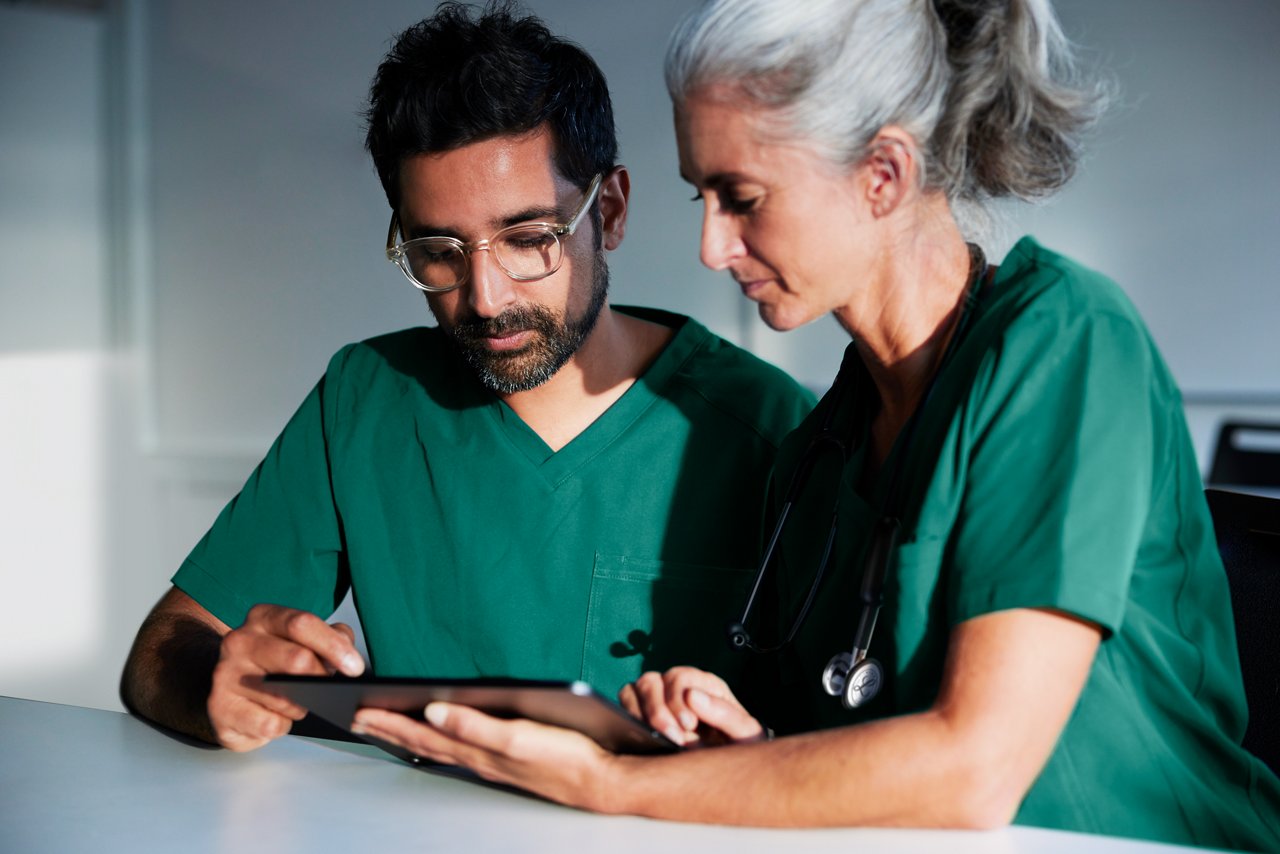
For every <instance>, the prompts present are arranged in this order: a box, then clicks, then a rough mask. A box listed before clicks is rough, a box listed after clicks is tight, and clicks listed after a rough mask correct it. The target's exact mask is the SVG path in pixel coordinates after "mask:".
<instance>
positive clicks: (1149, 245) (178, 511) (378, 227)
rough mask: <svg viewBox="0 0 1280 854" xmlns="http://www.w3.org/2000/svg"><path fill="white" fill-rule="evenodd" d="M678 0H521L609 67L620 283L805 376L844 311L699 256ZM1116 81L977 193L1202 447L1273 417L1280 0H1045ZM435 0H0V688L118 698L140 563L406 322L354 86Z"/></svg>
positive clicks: (1279, 413)
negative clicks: (774, 315)
mask: <svg viewBox="0 0 1280 854" xmlns="http://www.w3.org/2000/svg"><path fill="white" fill-rule="evenodd" d="M690 5H691V4H690V2H688V0H644V2H624V0H616V2H615V0H607V1H606V0H528V2H527V3H526V6H527V7H528V8H529V9H531V10H532V11H534V12H535V13H537V14H539V15H541V16H542V17H544V18H545V19H546V21H547V22H548V23H549V24H550V25H551V27H552V29H553V30H555V31H556V32H558V33H560V34H563V35H566V36H568V37H569V38H572V39H574V40H576V41H577V42H579V43H580V44H582V45H583V46H584V47H585V48H586V49H587V50H588V51H589V52H590V53H591V54H592V55H593V56H594V57H595V58H596V60H597V61H598V62H599V63H600V65H601V67H602V68H603V69H604V71H605V73H606V75H607V76H608V78H609V81H610V84H611V88H612V91H613V96H614V102H615V108H616V111H617V120H618V130H619V135H620V140H621V145H622V160H623V162H624V163H626V164H627V165H628V166H629V167H630V169H631V175H632V187H633V198H632V206H631V215H630V222H629V226H628V232H627V240H626V242H625V244H624V245H623V246H622V247H621V248H620V249H619V250H618V251H617V252H615V253H614V254H613V255H612V256H611V259H610V263H611V269H612V272H613V282H614V293H613V299H614V301H615V302H621V303H641V304H649V305H656V306H660V307H664V308H669V309H673V310H676V311H681V312H686V313H689V314H692V315H695V316H696V317H698V318H699V319H700V320H702V321H703V322H704V323H706V324H707V325H708V326H710V327H711V328H712V329H713V330H714V331H716V332H718V333H720V334H721V335H723V336H725V337H727V338H729V339H731V340H733V341H735V342H738V343H740V344H743V345H744V346H746V347H749V348H750V349H752V350H754V351H755V352H757V353H759V354H760V355H762V356H763V357H765V358H767V359H770V360H772V361H774V362H776V363H777V364H779V365H781V366H783V367H784V368H786V369H787V370H789V371H791V372H792V373H793V374H794V375H795V376H796V377H797V378H799V379H800V380H802V381H803V382H805V383H806V384H808V385H810V386H812V387H813V388H814V389H815V390H822V389H824V388H825V387H826V385H827V384H828V383H829V381H830V379H831V377H832V376H833V375H834V373H835V368H836V366H837V365H838V363H839V358H840V354H841V352H842V350H843V347H844V344H845V342H846V339H845V337H844V335H843V333H841V332H840V331H839V330H838V329H837V328H836V326H835V323H834V322H833V321H831V320H829V319H824V320H821V321H818V322H816V323H814V324H812V325H811V326H810V327H807V328H805V329H803V330H800V331H798V332H794V333H791V334H789V335H786V336H781V335H778V334H775V333H772V332H770V331H769V330H768V329H767V328H766V327H764V326H763V324H761V323H760V322H759V321H758V320H757V319H756V317H755V315H754V312H753V311H752V310H751V309H750V307H749V304H748V303H747V302H746V301H745V300H743V299H742V298H741V297H740V296H739V294H738V290H737V288H736V287H735V286H734V285H733V283H732V282H731V280H729V279H728V278H727V276H724V275H716V274H712V273H710V272H708V271H706V270H704V269H702V268H701V267H700V266H699V264H698V260H697V258H698V229H699V210H698V207H697V206H696V205H693V204H690V203H689V197H690V195H691V193H690V191H689V189H688V188H687V187H686V186H684V185H683V184H682V183H681V182H680V180H679V178H678V176H677V167H676V155H675V146H674V143H673V141H672V135H671V129H670V108H669V104H668V102H667V96H666V93H665V90H664V88H663V85H662V80H661V73H660V68H661V61H662V56H663V51H664V47H665V42H666V37H667V34H668V33H669V32H670V30H671V28H672V26H673V25H674V24H675V22H676V20H677V19H678V18H679V16H680V15H681V14H682V13H683V12H684V11H685V10H686V9H687V8H688V7H689V6H690ZM1056 5H1057V9H1058V13H1059V16H1060V17H1061V19H1062V22H1063V25H1064V28H1065V29H1066V31H1067V32H1068V34H1069V35H1070V36H1071V37H1072V38H1073V40H1074V41H1076V42H1077V43H1078V44H1079V45H1080V46H1081V47H1082V49H1083V51H1084V58H1085V62H1086V64H1087V65H1088V66H1089V67H1096V68H1101V69H1105V70H1106V72H1107V73H1108V74H1109V75H1110V76H1111V77H1113V78H1114V79H1115V80H1116V82H1117V83H1118V85H1119V89H1120V96H1121V97H1120V101H1119V103H1118V104H1117V105H1116V107H1115V108H1114V109H1113V110H1112V111H1111V113H1110V114H1109V115H1108V116H1107V118H1106V120H1105V122H1104V124H1103V125H1102V126H1101V128H1100V129H1099V131H1098V133H1097V135H1096V138H1095V139H1094V141H1093V144H1092V146H1091V153H1090V156H1089V158H1088V160H1087V161H1086V163H1085V165H1084V168H1083V170H1082V172H1081V174H1080V176H1079V177H1078V179H1077V181H1076V182H1075V184H1073V185H1072V186H1071V187H1070V188H1069V189H1068V191H1066V192H1065V193H1063V194H1062V195H1061V196H1059V197H1058V198H1057V199H1055V200H1054V201H1053V202H1051V203H1049V204H1047V205H1044V206H1041V207H1036V208H1026V207H1018V206H1011V207H1008V208H1005V209H1002V211H1001V212H1000V219H1001V222H1002V224H1001V225H999V226H998V227H997V228H996V230H994V231H993V233H992V234H990V235H988V236H987V237H986V238H985V240H984V243H985V245H986V247H987V249H988V254H989V255H991V256H992V257H994V258H999V257H1001V256H1002V254H1003V252H1004V251H1005V249H1007V247H1008V246H1010V245H1011V244H1012V243H1013V242H1014V240H1016V238H1017V237H1018V236H1020V235H1021V234H1023V233H1028V232H1029V233H1034V234H1035V235H1037V236H1038V237H1039V238H1040V239H1041V241H1042V242H1043V243H1045V244H1046V245H1048V246H1050V247H1052V248H1055V249H1057V250H1059V251H1062V252H1065V253H1067V254H1069V255H1072V256H1074V257H1075V258H1076V259H1078V260H1080V261H1082V262H1083V263H1085V264H1087V265H1089V266H1092V267H1094V268H1096V269H1099V270H1102V271H1104V272H1106V273H1107V274H1108V275H1110V276H1112V277H1113V278H1115V279H1116V280H1117V281H1118V282H1119V283H1120V285H1121V286H1122V287H1123V288H1124V289H1125V290H1126V291H1127V292H1128V293H1129V295H1130V296H1131V297H1132V299H1133V300H1134V302H1135V303H1136V304H1137V305H1138V307H1139V309H1140V310H1141V311H1142V313H1143V315H1144V317H1145V318H1146V320H1147V322H1148V324H1149V325H1150V327H1151V329H1152V332H1153V333H1154V335H1155V337H1156V339H1157V341H1158V342H1159V344H1160V346H1161V348H1162V349H1163V351H1164V354H1165V357H1166V358H1167V360H1168V362H1169V363H1170V365H1171V367H1172V369H1173V372H1174V374H1175V375H1176V377H1177V378H1178V381H1179V383H1180V385H1181V386H1182V389H1183V392H1184V396H1185V404H1186V413H1187V417H1188V420H1189V423H1190V424H1191V428H1192V434H1193V438H1194V441H1195V444H1196V449H1197V453H1198V454H1199V456H1200V460H1201V462H1202V465H1203V466H1205V467H1207V466H1208V460H1209V457H1210V454H1211V452H1212V449H1213V445H1214V441H1215V436H1216V433H1217V429H1218V426H1219V424H1220V423H1221V422H1222V421H1223V420H1224V419H1227V418H1232V417H1236V418H1239V417H1243V418H1247V419H1270V420H1272V421H1277V420H1280V323H1278V322H1277V321H1280V234H1277V226H1280V164H1278V163H1277V159H1276V156H1275V151H1274V146H1275V140H1277V139H1280V52H1278V51H1276V50H1275V45H1276V44H1277V42H1280V4H1277V3H1276V2H1274V0H1124V2H1120V3H1117V2H1114V0H1058V2H1057V4H1056ZM432 8H433V4H432V3H431V2H407V0H374V2H362V3H355V2H349V1H347V0H309V1H308V2H301V0H297V2H288V0H220V2H217V3H209V2H203V0H112V2H91V0H84V2H73V0H61V2H31V1H30V0H29V1H28V2H13V1H12V0H0V589H3V591H4V595H3V597H2V598H0V641H2V642H0V694H2V695H9V696H17V697H29V698H36V699H43V700H51V701H56V702H64V703H75V704H80V705H87V706H94V707H98V708H106V709H118V708H120V703H119V700H118V698H117V695H116V685H117V680H118V678H119V671H120V667H121V664H122V662H123V660H124V656H125V654H126V653H127V651H128V647H129V643H130V642H131V640H132V637H133V634H134V632H135V630H136V628H137V626H138V624H139V623H140V622H141V620H142V618H143V617H144V615H145V614H146V612H147V610H148V609H149V608H150V606H151V605H152V603H153V602H154V601H155V599H156V598H158V597H159V596H160V594H161V593H162V592H163V591H164V590H165V589H166V587H167V584H168V578H169V576H170V575H171V574H172V572H173V571H174V570H175V569H176V568H177V566H178V564H179V563H180V562H181V561H182V559H183V557H184V556H185V555H186V553H187V551H188V550H189V549H190V548H191V546H192V545H193V544H194V543H195V541H196V540H197V539H198V538H199V537H200V536H201V534H203V532H204V530H205V529H206V528H207V527H208V525H209V524H210V523H211V522H212V520H213V518H214V516H215V515H216V514H217V512H218V510H219V509H220V508H221V506H222V505H223V504H224V503H225V502H226V501H227V500H228V499H229V498H230V497H231V496H233V495H234V494H235V493H236V491H237V490H238V489H239V487H240V485H241V484H242V483H243V481H244V479H245V477H246V476H247V475H248V473H249V471H250V470H251V468H252V467H253V465H254V464H255V463H256V462H257V460H258V459H259V458H260V457H261V455H262V454H263V453H264V452H265V450H266V449H267V447H268V445H269V444H270V442H271V440H272V439H273V438H274V437H275V434H276V432H277V431H278V430H279V429H280V427H282V426H283V424H284V422H285V420H286V419H287V418H288V417H289V415H290V414H291V413H292V411H293V409H294V408H295V407H296V406H297V404H298V403H299V402H300V401H301V399H302V397H303V395H304V394H305V393H306V392H307V390H308V389H309V388H310V387H311V385H312V384H313V383H314V382H315V380H316V379H317V378H318V377H319V375H320V373H321V371H322V370H323V368H324V365H325V363H326V361H327V359H328V357H329V355H330V354H331V353H332V352H333V351H334V350H336V349H337V348H338V347H340V346H342V345H343V344H345V343H347V342H349V341H353V340H357V339H360V338H364V337H368V336H370V335H375V334H378V333H381V332H384V331H388V330H392V329H397V328H401V327H405V326H412V325H422V324H427V323H429V322H430V318H429V315H428V313H427V311H426V307H425V306H424V304H423V301H422V299H421V297H420V295H419V294H418V292H417V291H415V290H413V289H412V288H411V287H410V286H409V285H408V284H407V282H406V281H405V280H404V278H403V277H402V276H401V275H400V273H399V272H398V271H396V270H395V269H393V268H392V267H391V265H389V264H388V263H387V262H386V260H385V259H384V257H383V254H382V247H383V243H384V240H385V236H386V227H387V219H388V216H389V212H388V209H387V205H386V201H385V199H384V197H383V195H382V192H381V189H380V188H379V185H378V181H377V177H376V175H375V173H374V170H373V167H372V165H371V164H370V163H369V161H368V159H367V157H366V155H365V153H364V152H363V149H362V138H363V133H362V128H361V119H360V113H361V110H362V107H363V101H364V96H365V93H366V88H367V86H368V82H369V80H370V77H371V76H372V74H373V71H374V69H375V68H376V66H377V64H378V62H379V61H380V59H381V58H382V56H383V54H384V52H385V51H386V49H387V48H388V46H389V43H390V39H391V38H392V37H393V36H394V35H395V34H396V33H397V32H399V31H400V30H401V29H403V28H404V27H406V26H408V25H409V24H412V23H414V22H415V21H417V20H418V19H420V18H421V17H422V16H423V15H425V14H428V13H429V12H430V11H431V9H432Z"/></svg>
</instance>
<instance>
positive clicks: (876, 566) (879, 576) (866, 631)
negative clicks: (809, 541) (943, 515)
mask: <svg viewBox="0 0 1280 854" xmlns="http://www.w3.org/2000/svg"><path fill="white" fill-rule="evenodd" d="M969 270H970V272H969V281H968V282H967V284H966V286H965V295H964V300H963V302H962V303H961V308H960V317H959V319H958V321H957V322H956V329H955V332H954V334H952V336H951V340H950V341H948V342H947V346H946V348H945V349H944V350H943V354H942V357H941V358H940V359H939V360H938V367H937V368H936V369H935V370H934V371H933V373H932V375H931V376H930V377H929V383H928V385H927V386H926V387H925V392H924V395H923V396H922V397H921V401H920V405H919V406H917V407H916V410H915V412H914V413H912V415H911V417H910V418H909V419H908V420H907V423H906V426H905V427H904V428H903V436H902V443H901V445H900V447H899V450H898V455H897V463H896V465H895V466H894V469H893V472H892V474H891V475H890V478H889V488H888V492H887V497H886V499H885V504H884V508H883V511H882V512H881V514H880V516H879V517H878V518H877V519H876V523H875V526H874V527H873V529H872V534H871V544H870V546H868V548H867V552H866V557H865V558H864V559H863V565H862V581H861V583H860V584H859V587H858V626H857V630H856V631H855V632H854V635H853V644H852V648H851V649H850V650H849V651H848V652H844V651H841V652H838V653H836V654H835V655H833V656H831V659H830V660H829V661H828V662H827V666H826V667H825V668H823V671H822V689H823V691H825V692H826V693H827V694H828V695H829V696H832V697H839V698H840V702H841V703H842V704H843V705H844V707H845V708H846V709H856V708H858V707H860V706H864V705H866V704H867V703H869V702H871V700H873V699H874V698H875V697H876V695H877V694H879V693H880V687H881V686H882V685H883V684H884V668H883V667H882V666H881V665H880V662H879V661H877V660H876V659H874V658H871V657H870V656H869V655H868V653H869V651H870V649H871V636H872V634H873V633H874V632H875V628H876V619H877V617H878V616H879V614H880V606H881V605H882V604H883V602H884V581H885V577H886V576H887V575H888V574H889V570H890V568H891V566H892V564H893V558H894V554H895V553H896V548H897V545H898V539H899V536H900V533H901V529H902V524H901V522H900V520H899V516H900V512H890V511H892V510H895V509H897V510H899V511H900V510H901V508H900V507H898V501H897V498H898V487H899V475H900V474H901V473H902V466H903V464H904V462H905V461H906V459H907V458H908V456H909V454H908V452H909V450H910V448H911V442H912V439H913V437H914V435H915V428H916V424H917V423H918V416H919V414H920V412H921V411H922V410H923V409H924V408H925V407H926V406H927V405H928V403H929V399H930V398H931V397H932V396H933V391H934V388H935V387H936V385H937V380H938V376H939V375H940V374H941V373H942V370H943V368H944V367H945V366H946V364H947V361H948V360H949V359H950V358H951V354H952V353H953V352H954V350H955V348H956V346H957V344H958V342H959V341H960V339H961V337H962V336H963V335H964V331H965V327H966V325H967V324H968V320H969V317H970V314H971V310H970V309H971V307H972V304H973V303H974V302H976V301H977V292H976V290H975V288H974V285H975V284H977V282H978V280H979V277H980V276H981V275H982V274H983V272H984V271H985V270H986V256H985V255H984V254H983V252H982V249H981V248H979V247H978V246H976V245H974V244H969ZM847 387H848V380H847V378H846V377H845V372H844V367H843V366H842V367H841V370H840V371H839V373H837V374H836V379H835V382H834V383H832V386H831V392H830V394H828V396H827V398H826V400H825V401H824V403H825V406H826V412H825V413H824V414H823V418H822V422H821V424H819V426H818V430H817V432H815V433H814V434H813V436H812V437H810V439H809V442H808V444H807V445H806V446H805V450H804V453H802V454H801V455H800V460H799V462H798V463H797V465H796V468H795V471H794V472H793V473H792V475H791V481H790V483H789V484H788V485H787V491H786V493H785V494H784V496H783V501H782V507H781V509H780V510H779V512H778V521H777V522H776V523H775V525H774V528H773V533H772V535H770V537H769V542H768V545H766V547H765V552H764V557H763V558H762V559H761V561H760V567H759V569H757V570H756V577H755V581H754V582H753V583H752V585H751V592H750V593H749V594H748V595H747V601H746V604H745V605H744V606H743V609H742V616H741V617H739V618H738V619H737V620H735V621H734V622H732V623H730V624H729V627H728V634H729V644H730V646H732V647H733V648H734V649H738V650H750V651H751V652H755V653H761V654H764V653H771V652H777V651H778V650H780V649H782V648H784V647H786V646H787V645H789V644H790V643H791V642H792V641H793V640H794V639H795V636H796V633H797V632H799V631H800V627H801V626H802V625H803V624H804V621H805V618H806V617H807V616H808V614H809V609H810V608H811V607H812V606H813V602H814V599H815V598H816V597H817V593H818V588H819V586H820V585H821V584H822V579H823V576H824V575H825V574H826V571H827V565H828V564H829V563H830V561H831V553H832V549H833V546H834V545H835V540H836V527H837V519H838V517H839V506H838V502H837V503H836V505H835V506H833V507H832V509H831V526H830V528H829V530H828V532H827V537H826V541H825V542H824V544H823V548H822V557H821V558H820V560H819V562H818V571H817V573H816V574H815V575H814V577H813V583H812V584H810V585H809V592H808V594H807V595H806V596H805V599H804V603H803V604H802V605H801V606H800V610H799V612H798V613H797V615H796V618H795V620H794V621H793V622H792V624H791V628H790V629H789V630H788V632H787V634H786V635H785V636H784V637H783V639H782V641H781V642H780V643H778V644H776V645H774V646H761V645H758V644H756V643H754V642H753V641H752V640H751V635H750V634H748V632H747V629H746V623H747V617H748V616H750V614H751V609H752V607H753V606H754V605H755V601H756V597H757V595H758V594H759V592H760V587H761V584H762V582H763V581H764V577H765V573H766V572H767V571H768V569H769V566H770V564H772V563H773V561H774V558H775V555H776V554H777V551H778V544H779V542H781V540H782V532H783V530H784V529H785V528H786V524H787V519H788V518H790V516H791V510H792V508H793V507H794V506H795V502H796V499H797V498H798V497H799V496H800V493H801V491H802V490H803V489H804V487H805V485H806V484H807V483H808V480H809V475H810V473H811V472H812V471H813V469H814V467H815V465H816V464H817V461H818V458H819V457H820V456H822V454H824V453H830V452H832V451H835V452H836V453H838V454H839V456H840V463H841V466H840V470H841V471H843V470H844V466H845V464H847V463H848V461H849V443H848V442H847V441H846V440H845V437H844V436H842V435H840V433H839V432H837V431H836V429H835V419H836V413H837V411H838V410H839V408H840V404H841V402H842V401H843V399H844V396H845V394H846V393H847Z"/></svg>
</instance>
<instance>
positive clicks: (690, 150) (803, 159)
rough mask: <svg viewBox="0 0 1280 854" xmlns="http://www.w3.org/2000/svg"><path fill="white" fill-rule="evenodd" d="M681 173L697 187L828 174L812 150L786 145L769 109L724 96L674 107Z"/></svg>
mask: <svg viewBox="0 0 1280 854" xmlns="http://www.w3.org/2000/svg"><path fill="white" fill-rule="evenodd" d="M675 130H676V147H677V148H678V150H679V155H680V173H681V175H682V176H683V177H684V178H685V179H686V180H688V181H690V182H691V183H693V184H695V185H697V186H709V185H712V186H713V185H715V184H718V183H723V182H725V181H727V180H733V179H738V178H747V179H751V180H776V181H778V182H782V183H786V181H787V180H788V179H790V178H791V177H793V173H795V172H796V171H797V170H799V171H802V172H810V171H819V170H823V171H825V169H826V167H827V166H828V164H827V163H826V162H825V161H823V160H822V159H821V158H820V157H819V156H818V155H817V153H816V152H814V151H813V150H812V148H810V147H808V146H805V145H802V144H800V143H798V142H785V141H783V138H782V136H781V134H780V126H779V124H778V122H777V120H776V118H774V117H773V116H771V115H770V114H769V112H768V111H767V110H763V109H759V108H754V107H751V106H748V105H743V104H742V103H741V101H738V100H731V99H728V98H724V97H715V96H708V95H694V96H691V97H689V98H688V99H686V100H685V101H684V102H683V103H681V104H679V105H677V106H676V108H675Z"/></svg>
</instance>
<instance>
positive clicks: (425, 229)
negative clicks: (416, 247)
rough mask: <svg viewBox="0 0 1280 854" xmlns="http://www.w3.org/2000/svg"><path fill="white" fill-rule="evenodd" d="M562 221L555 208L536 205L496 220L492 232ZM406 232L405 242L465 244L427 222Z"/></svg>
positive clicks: (449, 230)
mask: <svg viewBox="0 0 1280 854" xmlns="http://www.w3.org/2000/svg"><path fill="white" fill-rule="evenodd" d="M562 219H563V217H562V216H561V214H560V212H559V211H558V210H556V208H554V207H549V206H546V205H536V206H533V207H528V208H525V209H524V210H520V211H516V212H515V213H511V214H508V215H506V216H504V217H502V218H501V219H499V220H496V221H495V224H496V226H497V228H495V229H494V230H495V231H500V230H502V229H504V228H509V227H510V226H513V225H519V224H520V223H522V222H555V223H559V222H561V221H562ZM408 231H409V233H408V234H405V235H403V236H404V239H405V240H416V239H418V238H419V237H452V238H453V239H454V240H461V241H462V242H464V243H465V242H467V239H466V237H465V236H463V235H462V234H461V233H460V232H458V231H456V230H455V229H452V228H445V227H444V226H436V225H432V224H431V223H429V222H428V223H421V224H420V225H417V226H415V227H413V228H411V229H409V230H408ZM487 237H488V235H486V238H487ZM477 239H480V238H477Z"/></svg>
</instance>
